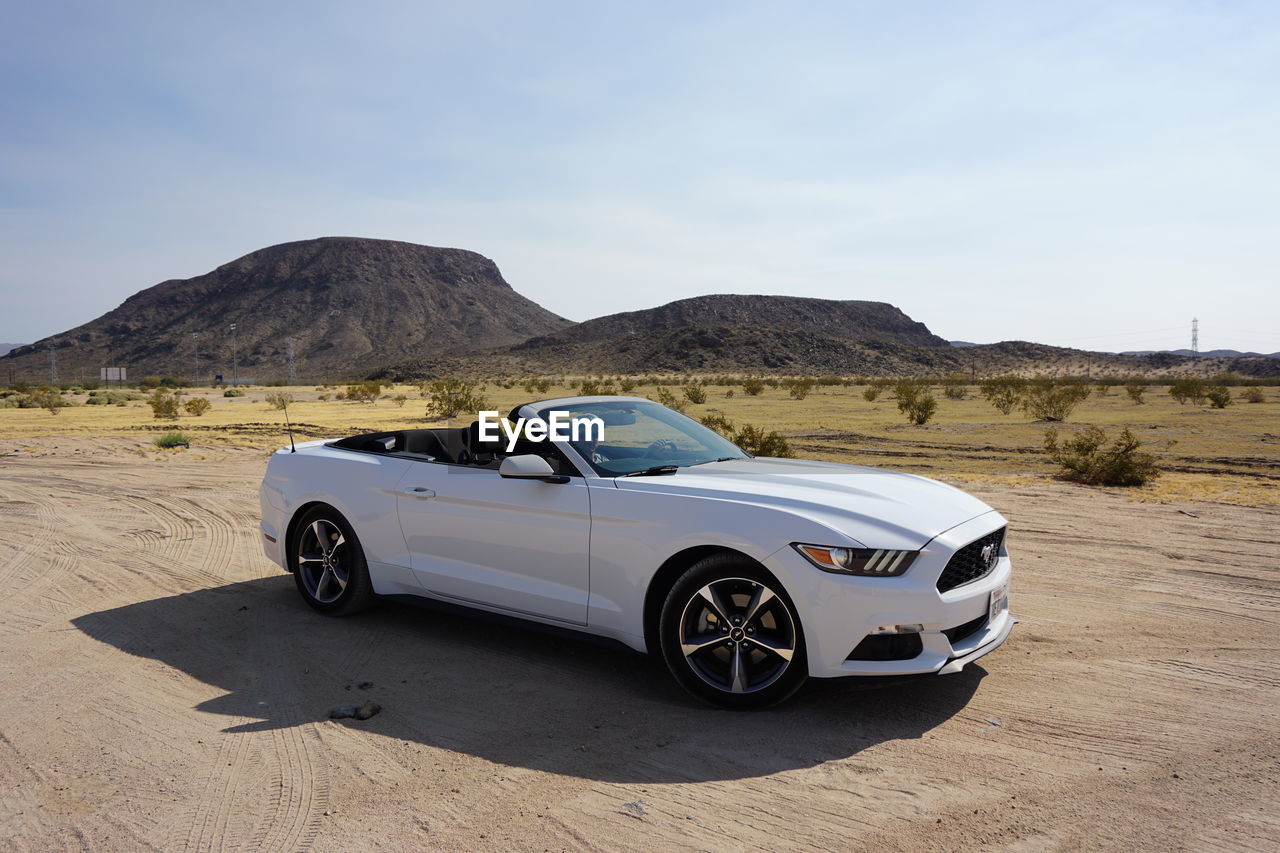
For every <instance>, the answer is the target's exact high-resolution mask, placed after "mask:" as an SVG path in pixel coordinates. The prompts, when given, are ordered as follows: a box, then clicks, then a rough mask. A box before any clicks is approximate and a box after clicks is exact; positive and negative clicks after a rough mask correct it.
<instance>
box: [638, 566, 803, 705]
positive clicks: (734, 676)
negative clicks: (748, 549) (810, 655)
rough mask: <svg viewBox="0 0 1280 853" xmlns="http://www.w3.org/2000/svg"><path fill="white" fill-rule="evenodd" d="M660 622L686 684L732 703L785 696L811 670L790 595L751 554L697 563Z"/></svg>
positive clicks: (668, 653) (666, 651)
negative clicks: (748, 558) (747, 556)
mask: <svg viewBox="0 0 1280 853" xmlns="http://www.w3.org/2000/svg"><path fill="white" fill-rule="evenodd" d="M658 630H659V635H660V640H661V646H662V653H663V657H664V658H665V659H666V662H667V667H668V668H669V669H670V670H671V673H672V675H674V676H675V678H676V680H677V681H678V682H680V684H681V686H683V687H684V688H685V689H686V690H688V691H689V692H690V693H692V694H694V695H695V696H697V697H699V698H701V699H705V700H707V701H709V702H712V703H714V704H717V705H721V706H723V707H726V708H762V707H766V706H768V705H773V704H776V703H778V702H781V701H782V700H784V699H786V698H787V697H788V696H790V695H791V694H792V693H794V692H795V691H796V690H798V689H799V688H800V685H801V684H803V683H804V680H805V678H806V677H807V675H808V671H807V670H808V666H807V663H806V660H805V650H804V634H803V632H802V630H801V627H800V620H799V619H798V618H797V617H796V615H795V608H794V607H793V606H792V604H791V600H790V599H789V598H788V597H787V595H786V592H785V591H784V590H783V589H782V586H781V585H780V584H779V583H778V582H777V580H775V579H774V578H773V577H772V576H770V575H769V573H768V572H765V571H764V570H763V569H762V568H760V566H759V565H758V564H756V563H754V562H752V561H750V560H747V559H745V558H739V557H733V556H731V555H715V556H711V557H707V558H705V559H703V560H700V561H699V562H697V563H695V564H694V565H693V566H691V567H690V568H689V569H688V570H687V571H686V572H685V573H684V574H683V575H681V576H680V578H679V579H678V580H677V581H676V583H675V585H674V586H673V587H672V588H671V591H670V592H669V593H668V594H667V599H666V602H665V603H664V605H663V608H662V615H661V619H660V622H659V629H658Z"/></svg>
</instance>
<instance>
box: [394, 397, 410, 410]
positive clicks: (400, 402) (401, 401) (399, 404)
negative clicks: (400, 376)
mask: <svg viewBox="0 0 1280 853" xmlns="http://www.w3.org/2000/svg"><path fill="white" fill-rule="evenodd" d="M391 402H393V403H395V404H396V408H399V409H403V408H404V404H405V403H407V402H409V398H408V397H406V396H405V395H404V394H397V395H395V396H394V397H392V398H391Z"/></svg>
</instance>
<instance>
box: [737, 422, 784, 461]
mask: <svg viewBox="0 0 1280 853" xmlns="http://www.w3.org/2000/svg"><path fill="white" fill-rule="evenodd" d="M733 443H734V444H736V445H738V446H739V447H741V448H742V449H743V450H745V451H746V452H748V453H750V454H751V455H752V456H777V457H781V458H783V459H790V458H791V457H793V456H795V454H794V453H793V452H792V450H791V444H790V443H789V442H788V441H787V440H786V439H785V438H784V437H783V436H782V435H780V434H779V433H778V432H776V431H774V430H770V431H769V432H767V433H766V432H765V431H764V430H763V429H761V428H760V427H755V426H751V425H750V424H747V425H746V426H744V427H741V428H739V429H738V431H737V432H736V433H735V434H734V437H733Z"/></svg>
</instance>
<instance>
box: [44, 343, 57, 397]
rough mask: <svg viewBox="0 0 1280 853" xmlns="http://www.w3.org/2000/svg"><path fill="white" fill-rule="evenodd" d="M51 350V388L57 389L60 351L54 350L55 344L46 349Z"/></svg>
mask: <svg viewBox="0 0 1280 853" xmlns="http://www.w3.org/2000/svg"><path fill="white" fill-rule="evenodd" d="M45 348H46V349H47V350H49V386H50V387H53V388H56V387H57V385H58V351H57V350H56V349H54V347H53V344H48V345H47V346H46V347H45Z"/></svg>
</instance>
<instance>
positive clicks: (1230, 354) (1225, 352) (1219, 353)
mask: <svg viewBox="0 0 1280 853" xmlns="http://www.w3.org/2000/svg"><path fill="white" fill-rule="evenodd" d="M1158 353H1169V354H1172V355H1183V356H1187V357H1188V358H1191V357H1195V358H1280V352H1266V353H1264V352H1240V350H1234V349H1211V350H1206V351H1205V352H1202V353H1200V354H1198V355H1196V354H1195V353H1193V352H1192V351H1191V350H1189V349H1172V350H1169V349H1166V350H1150V349H1144V350H1130V351H1128V352H1122V353H1120V355H1156V354H1158Z"/></svg>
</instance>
